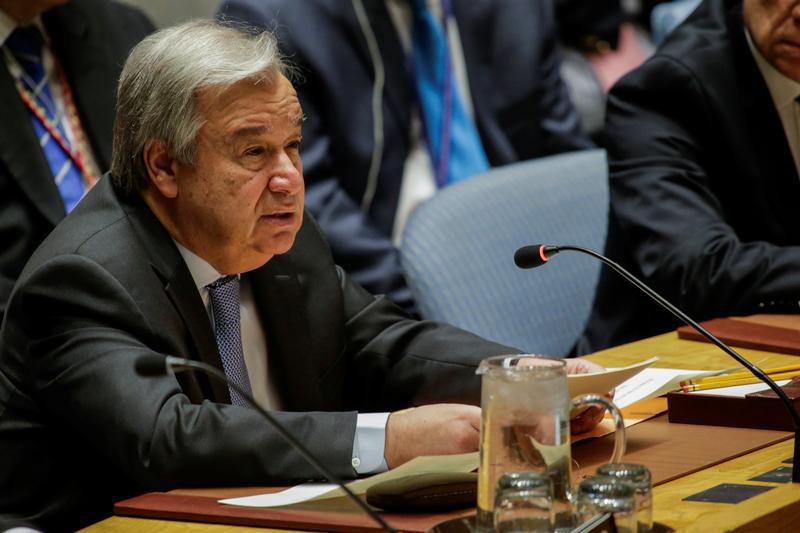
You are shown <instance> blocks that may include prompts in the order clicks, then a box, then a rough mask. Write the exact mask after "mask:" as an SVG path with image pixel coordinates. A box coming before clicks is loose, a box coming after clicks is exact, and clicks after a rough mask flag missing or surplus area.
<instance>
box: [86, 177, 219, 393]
mask: <svg viewBox="0 0 800 533" xmlns="http://www.w3.org/2000/svg"><path fill="white" fill-rule="evenodd" d="M106 181H109V178H108V176H106V178H105V179H103V180H101V183H100V185H98V186H101V185H104V184H105V183H104V182H106ZM125 210H126V212H127V213H128V216H129V217H130V219H131V223H132V224H133V226H134V227H135V228H136V231H137V233H138V234H139V237H140V241H141V243H142V246H144V248H145V249H146V250H147V254H148V257H149V258H150V264H151V266H152V268H153V270H154V271H155V272H156V274H157V275H158V277H159V278H160V279H161V280H162V283H163V284H164V291H165V292H166V294H167V296H168V298H169V300H170V302H172V305H173V306H174V307H175V310H176V311H177V312H178V314H179V315H180V316H181V318H182V319H183V322H184V324H185V325H186V329H187V330H188V332H189V336H190V338H191V344H192V346H191V348H193V350H191V353H187V354H177V355H180V356H182V357H188V358H190V359H196V360H200V361H202V362H204V363H206V364H209V365H211V366H213V367H215V368H218V369H220V370H221V369H222V368H223V367H222V359H221V358H220V355H219V350H218V349H217V342H216V340H215V339H214V333H213V330H212V328H211V321H210V320H209V318H208V313H207V312H206V309H205V306H204V305H203V300H202V299H201V298H200V293H199V292H198V290H197V286H196V285H195V283H194V279H193V278H192V275H191V273H190V272H189V268H188V267H187V266H186V263H185V262H184V260H183V257H181V255H180V252H179V251H178V248H177V247H176V246H175V243H174V242H172V239H171V238H170V236H169V234H168V233H167V231H166V230H165V229H164V228H163V226H161V223H160V222H159V221H158V219H157V218H156V217H155V215H153V213H152V212H151V211H150V209H149V208H148V207H147V205H146V204H145V203H144V202H143V201H141V200H132V201H130V203H128V204H125ZM197 379H198V382H200V383H202V384H203V388H204V389H205V391H206V394H208V392H209V391H210V392H211V395H210V397H211V399H212V400H213V401H215V402H219V403H230V393H229V392H228V387H226V386H225V385H224V384H221V383H219V382H218V381H216V380H208V379H207V378H206V377H205V376H198V377H197Z"/></svg>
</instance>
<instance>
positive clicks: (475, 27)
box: [453, 0, 497, 161]
mask: <svg viewBox="0 0 800 533" xmlns="http://www.w3.org/2000/svg"><path fill="white" fill-rule="evenodd" d="M491 8H492V5H491V2H490V1H485V0H471V1H470V2H453V16H454V17H455V19H456V24H457V25H458V35H459V38H460V40H461V49H462V50H463V52H464V65H465V67H466V69H467V81H468V84H469V91H470V95H471V96H472V106H473V110H474V112H475V125H476V126H477V127H478V131H479V133H480V136H481V139H482V141H483V145H484V147H485V150H486V155H487V156H488V157H489V160H490V161H491V160H494V159H496V158H494V157H493V154H492V153H491V149H492V146H493V143H489V142H487V135H488V134H489V126H490V125H492V124H494V123H495V118H494V112H493V111H492V99H491V98H488V97H485V96H486V95H492V94H496V92H497V91H496V88H495V87H494V86H493V83H492V79H491V77H490V73H489V71H488V70H487V69H484V68H481V65H485V64H491V58H490V54H491V47H490V43H492V42H493V39H492V31H494V20H493V13H494V10H493V9H491Z"/></svg>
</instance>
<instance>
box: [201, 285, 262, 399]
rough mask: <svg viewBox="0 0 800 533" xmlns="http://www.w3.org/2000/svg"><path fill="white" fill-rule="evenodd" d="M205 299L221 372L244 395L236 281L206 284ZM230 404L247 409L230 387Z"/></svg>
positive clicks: (247, 386)
mask: <svg viewBox="0 0 800 533" xmlns="http://www.w3.org/2000/svg"><path fill="white" fill-rule="evenodd" d="M206 288H207V289H208V296H209V299H210V300H211V312H212V313H213V315H214V337H215V338H216V340H217V348H219V355H220V357H221V358H222V369H223V370H224V371H225V375H226V376H227V377H228V380H229V381H231V382H233V383H236V384H237V385H239V386H240V387H241V388H243V389H244V390H245V391H246V392H247V393H248V394H252V392H251V389H250V377H249V376H248V374H247V365H245V362H244V349H243V348H242V330H241V318H240V315H239V278H238V277H237V276H225V277H224V278H220V279H218V280H217V281H215V282H214V283H210V284H208V285H206ZM228 390H229V391H230V393H231V403H232V404H233V405H238V406H240V407H249V405H250V404H248V403H247V402H246V401H245V399H244V398H243V397H242V396H241V395H240V394H239V393H238V392H236V391H235V390H233V388H232V387H228Z"/></svg>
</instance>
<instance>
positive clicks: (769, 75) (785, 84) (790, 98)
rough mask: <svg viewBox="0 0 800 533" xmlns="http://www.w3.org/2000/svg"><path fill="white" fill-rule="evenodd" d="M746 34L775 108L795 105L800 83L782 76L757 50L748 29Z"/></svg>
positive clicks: (799, 91) (745, 31)
mask: <svg viewBox="0 0 800 533" xmlns="http://www.w3.org/2000/svg"><path fill="white" fill-rule="evenodd" d="M744 34H745V37H747V45H748V46H749V47H750V52H751V53H752V54H753V57H754V58H755V60H756V65H758V70H760V71H761V75H762V76H763V77H764V81H765V82H766V83H767V88H768V89H769V93H770V95H771V96H772V101H773V102H774V103H775V107H776V108H778V109H782V108H784V107H786V106H787V105H790V104H792V103H794V100H795V98H797V97H798V96H800V83H798V82H796V81H794V80H793V79H791V78H787V77H786V76H784V75H783V74H781V73H780V72H779V71H778V69H776V68H775V67H773V66H772V65H771V64H770V63H769V61H767V60H766V59H765V58H764V56H762V55H761V52H759V51H758V48H756V45H755V44H754V43H753V39H752V38H751V37H750V32H749V31H747V28H745V30H744Z"/></svg>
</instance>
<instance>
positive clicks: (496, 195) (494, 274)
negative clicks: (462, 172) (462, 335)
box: [400, 150, 609, 356]
mask: <svg viewBox="0 0 800 533" xmlns="http://www.w3.org/2000/svg"><path fill="white" fill-rule="evenodd" d="M607 177H608V167H607V163H606V155H605V151H603V150H587V151H581V152H571V153H567V154H561V155H556V156H550V157H545V158H541V159H536V160H530V161H525V162H522V163H515V164H513V165H508V166H505V167H498V168H494V169H491V170H489V171H488V172H486V173H484V174H482V175H479V176H474V177H472V178H470V179H468V180H464V181H461V182H458V183H456V184H454V185H451V186H449V187H447V188H445V189H443V190H441V191H439V192H438V193H437V194H436V195H435V196H434V197H433V198H431V199H430V200H429V201H427V202H426V203H424V204H423V205H421V206H420V207H418V208H417V209H416V210H415V211H414V212H413V213H412V214H411V216H410V217H409V221H408V223H407V225H406V228H405V230H404V232H403V238H402V244H401V246H400V256H401V260H402V263H403V267H404V269H405V272H406V277H407V279H408V283H409V285H410V287H411V290H412V292H413V294H414V297H415V298H416V301H417V303H418V306H419V308H420V312H421V313H422V315H423V317H424V318H427V319H431V320H440V321H444V322H449V323H451V324H454V325H456V326H458V327H461V328H464V329H466V330H469V331H472V332H474V333H477V334H478V335H481V336H483V337H485V338H488V339H491V340H494V341H497V342H500V343H503V344H506V345H509V346H513V347H516V348H519V349H521V350H524V351H526V352H529V353H541V354H549V355H557V356H564V355H567V354H568V352H569V351H570V349H571V348H572V346H573V344H574V343H575V341H576V340H577V338H578V336H579V335H580V334H581V332H582V331H583V328H584V326H585V324H586V321H587V319H588V317H589V312H590V310H591V306H592V302H593V300H594V293H595V288H596V285H597V280H598V277H599V273H600V266H601V265H600V263H599V262H598V261H597V260H595V259H592V258H591V257H587V256H583V255H581V254H577V253H574V252H573V253H563V254H561V255H558V256H556V257H554V258H553V259H552V260H551V262H550V263H548V264H547V265H544V266H542V267H539V268H537V269H534V270H520V269H519V268H517V267H516V265H515V264H514V252H515V251H516V250H517V248H519V247H520V246H524V245H527V244H535V243H543V244H554V245H558V244H573V245H578V246H585V247H588V248H592V249H595V250H598V251H601V252H602V250H603V248H604V245H605V239H606V229H607V224H608V204H609V197H608V179H607Z"/></svg>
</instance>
